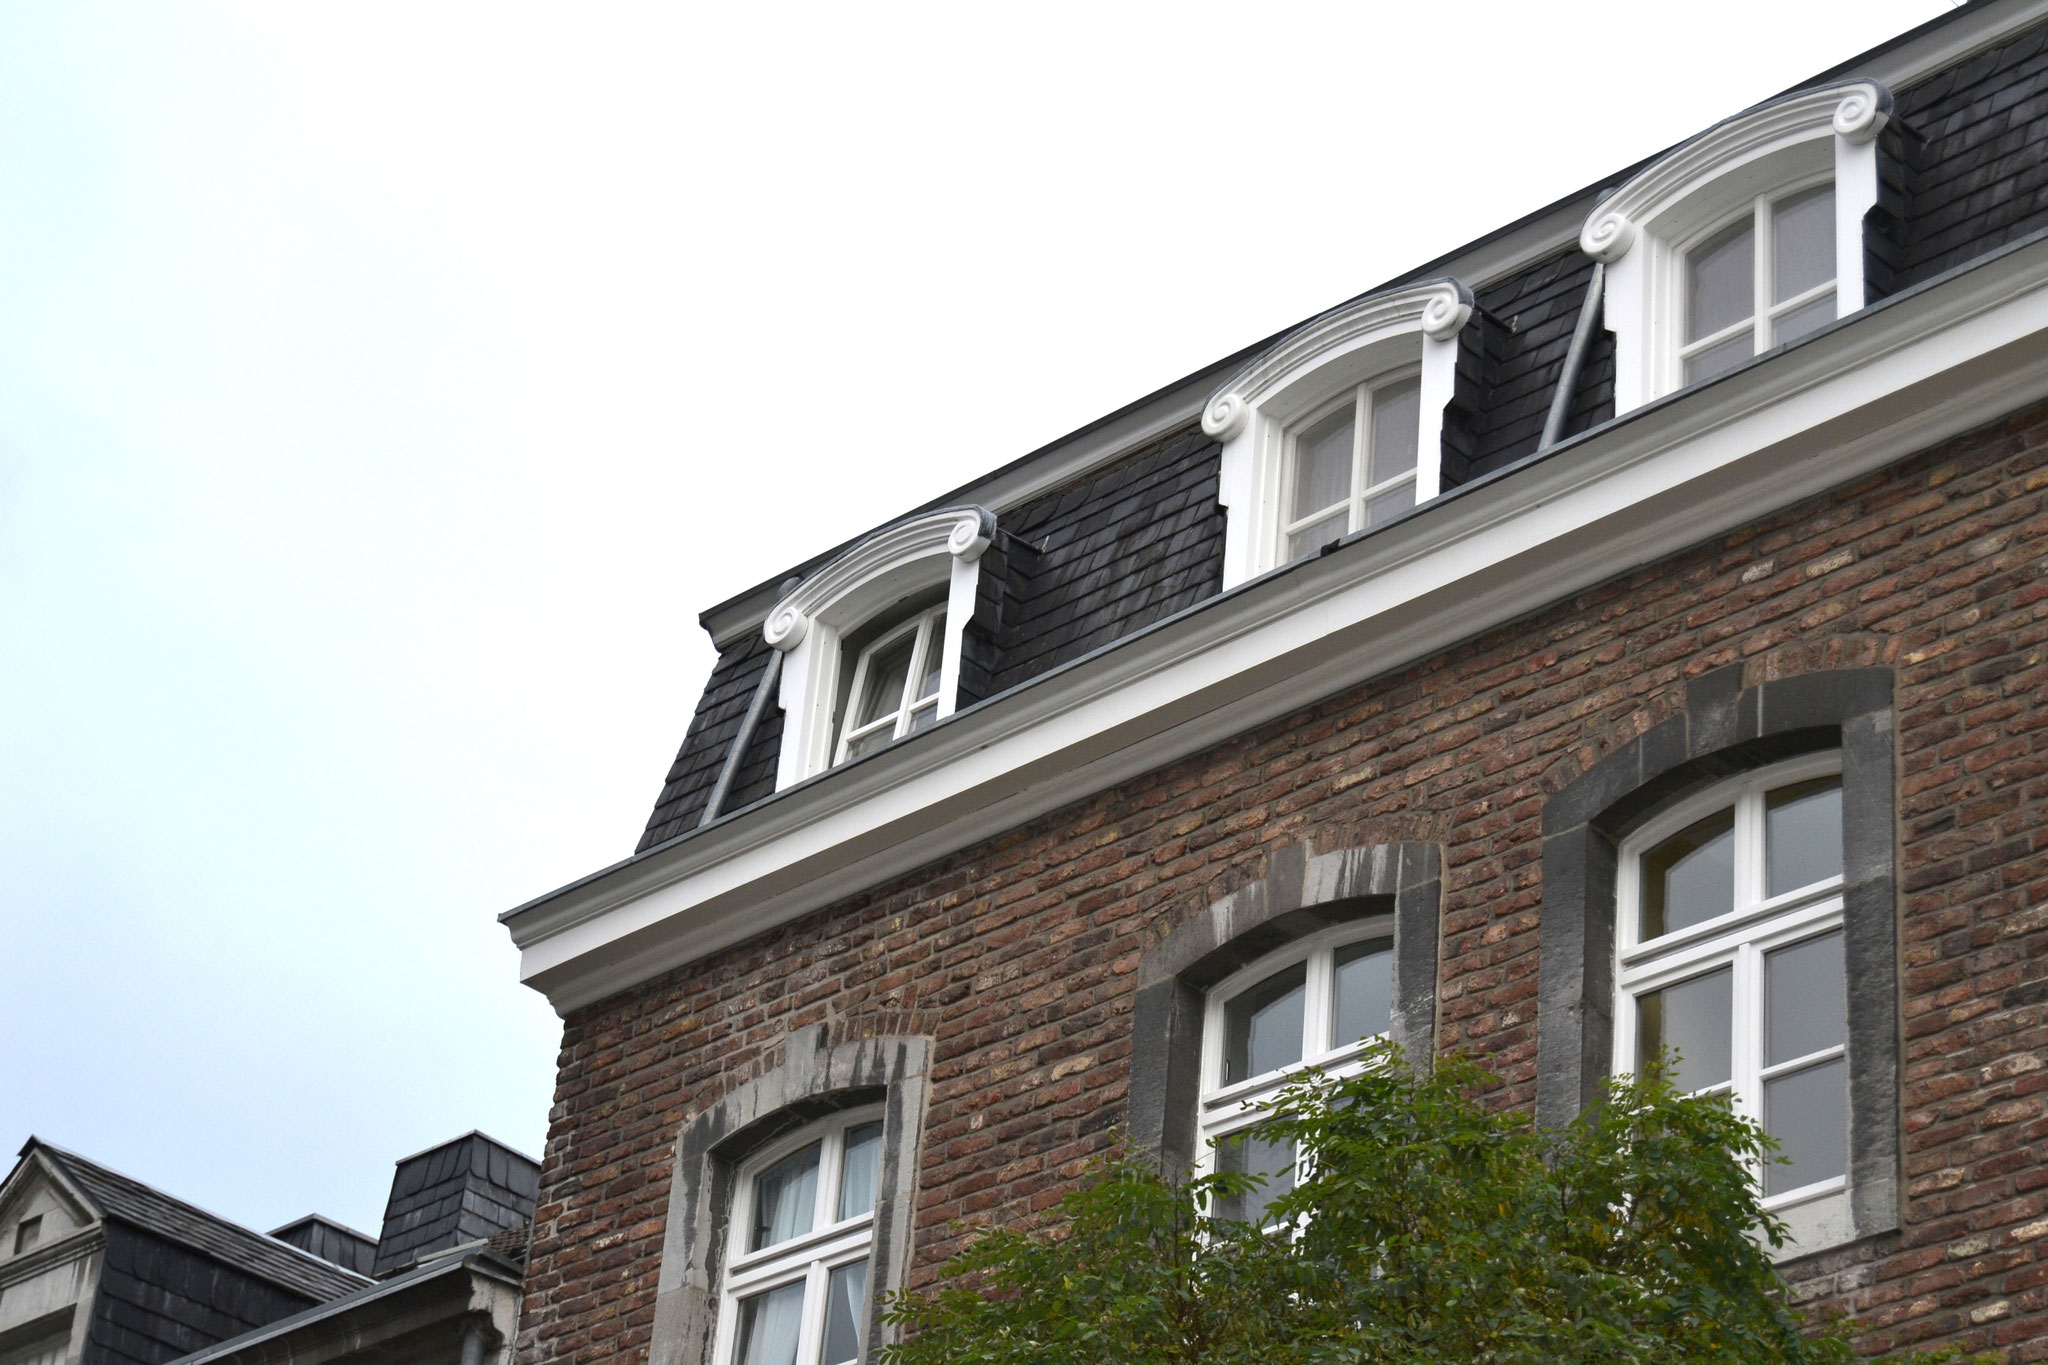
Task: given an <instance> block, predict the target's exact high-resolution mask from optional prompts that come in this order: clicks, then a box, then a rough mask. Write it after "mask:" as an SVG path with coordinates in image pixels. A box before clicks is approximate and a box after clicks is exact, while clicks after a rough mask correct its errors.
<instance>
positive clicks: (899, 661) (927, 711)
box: [832, 606, 946, 764]
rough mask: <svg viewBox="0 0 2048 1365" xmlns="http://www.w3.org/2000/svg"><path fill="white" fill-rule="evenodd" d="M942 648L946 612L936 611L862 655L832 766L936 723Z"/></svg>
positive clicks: (898, 629)
mask: <svg viewBox="0 0 2048 1365" xmlns="http://www.w3.org/2000/svg"><path fill="white" fill-rule="evenodd" d="M945 645H946V609H945V607H944V606H937V607H931V608H928V609H927V610H925V611H921V612H919V613H918V614H917V615H915V616H913V617H911V618H910V619H909V620H907V621H905V622H903V623H902V624H901V625H898V626H896V627H894V628H893V629H891V630H889V631H886V632H885V633H883V634H882V635H881V636H880V637H879V638H877V639H876V640H874V641H872V642H871V643H869V644H868V645H867V646H866V647H865V648H864V649H862V650H861V651H860V657H859V659H858V660H857V661H856V662H855V664H854V669H853V687H852V690H851V691H850V692H849V693H848V695H847V703H846V706H847V712H846V721H845V723H844V725H843V726H842V727H841V733H840V736H839V744H838V752H837V753H836V754H835V755H834V757H833V759H832V761H833V763H834V764H839V763H844V762H846V760H848V759H849V758H859V757H860V756H861V755H862V754H865V753H872V752H873V751H874V750H876V749H879V748H881V747H882V746H883V745H884V744H887V743H888V742H889V741H891V740H893V739H900V738H902V737H903V736H904V735H910V734H916V733H917V732H918V731H919V730H922V729H924V728H925V727H926V726H928V725H930V724H931V723H932V722H933V721H935V720H937V719H938V718H939V680H940V675H941V674H942V672H943V671H944V662H945Z"/></svg>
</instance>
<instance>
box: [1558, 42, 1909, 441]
mask: <svg viewBox="0 0 2048 1365" xmlns="http://www.w3.org/2000/svg"><path fill="white" fill-rule="evenodd" d="M1890 111H1891V96H1890V95H1889V94H1887V93H1886V92H1885V90H1884V88H1883V87H1882V86H1879V85H1876V84H1873V83H1871V82H1868V81H1858V82H1855V83H1853V84H1849V85H1841V86H1829V87H1827V88H1824V89H1820V90H1809V91H1804V92H1802V93H1800V94H1796V95H1788V96H1786V97H1785V98H1784V99H1781V100H1777V101H1774V102H1772V103H1770V104H1767V105H1764V106H1762V107H1760V108H1757V109H1752V110H1750V111H1749V112H1748V113H1746V114H1741V115H1738V116H1737V117H1735V118H1732V119H1730V120H1728V121H1727V122H1725V123H1722V124H1720V125H1718V126H1717V127H1714V128H1711V129H1709V130H1708V131H1707V132H1705V133H1702V134H1701V135H1700V136H1699V137H1697V138H1694V139H1693V140H1692V141H1691V142H1688V143H1686V144H1685V145H1684V146H1682V147H1680V148H1678V149H1677V150H1676V151H1674V152H1672V153H1670V154H1669V155H1668V156H1665V157H1663V158H1662V159H1660V160H1659V161H1657V162H1656V163H1654V164H1653V165H1651V166H1650V167H1649V168H1648V169H1647V170H1644V171H1642V172H1641V173H1639V174H1638V175H1636V176H1635V177H1634V178H1633V179H1631V180H1630V181H1629V182H1628V183H1627V184H1625V185H1623V186H1622V187H1621V188H1620V189H1618V190H1616V191H1615V192H1614V194H1613V195H1611V196H1610V197H1609V198H1608V199H1607V200H1605V201H1604V202H1603V203H1602V204H1601V205H1600V206H1599V207H1598V208H1596V209H1595V210H1594V211H1593V215H1592V217H1590V218H1589V219H1587V221H1586V226H1585V228H1584V230H1583V231H1582V232H1581V233H1580V234H1579V245H1580V246H1581V247H1582V248H1583V249H1584V250H1585V251H1586V253H1587V254H1588V255H1590V256H1592V257H1594V258H1595V259H1596V260H1599V261H1601V262H1603V263H1605V265H1606V267H1607V284H1606V294H1605V314H1606V318H1607V326H1608V329H1609V330H1610V331H1612V332H1613V333H1614V337H1615V357H1614V366H1615V370H1614V404H1615V411H1616V412H1617V413H1623V412H1628V411H1630V410H1631V409H1633V408H1637V407H1640V406H1642V405H1643V404H1644V403H1647V402H1649V401H1651V400H1652V399H1655V398H1659V397H1662V396H1663V395H1665V394H1667V393H1675V392H1676V391H1678V390H1679V389H1682V388H1687V387H1689V386H1691V385H1693V384H1700V383H1705V382H1706V381H1707V380H1710V379H1713V378H1716V377H1717V376H1719V375H1722V374H1726V373H1727V372H1728V371H1730V370H1733V369H1735V368H1736V367H1738V366H1740V365H1743V364H1745V363H1747V362H1748V361H1749V360H1751V359H1753V358H1754V357H1756V356H1758V355H1761V354H1763V353H1764V352H1766V351H1769V350H1771V349H1773V348H1775V347H1778V346H1783V345H1785V344H1787V343H1789V342H1792V341H1797V340H1798V339H1799V338H1800V337H1803V336H1805V335H1807V334H1808V333H1810V332H1814V331H1817V330H1819V329H1820V328H1822V327H1825V326H1826V325H1827V324H1829V323H1831V322H1833V321H1835V319H1837V318H1839V317H1847V316H1848V315H1849V314H1851V313H1853V312H1855V311H1856V310H1857V309H1859V308H1861V307H1863V305H1864V302H1865V298H1864V286H1863V216H1864V214H1866V213H1867V212H1869V210H1870V208H1871V207H1872V206H1873V205H1874V204H1875V203H1876V202H1877V142H1876V139H1877V135H1878V133H1879V132H1880V131H1881V130H1882V129H1883V127H1884V125H1885V123H1886V122H1887V120H1888V119H1889V118H1890Z"/></svg>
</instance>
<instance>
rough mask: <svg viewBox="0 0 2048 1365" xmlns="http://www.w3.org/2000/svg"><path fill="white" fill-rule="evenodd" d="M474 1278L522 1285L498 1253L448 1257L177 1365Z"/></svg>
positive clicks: (514, 1266)
mask: <svg viewBox="0 0 2048 1365" xmlns="http://www.w3.org/2000/svg"><path fill="white" fill-rule="evenodd" d="M471 1276H481V1277H485V1278H488V1279H495V1280H498V1281H500V1282H502V1283H504V1284H507V1285H510V1286H512V1287H513V1288H514V1289H515V1290H516V1289H517V1288H518V1286H519V1283H520V1276H521V1272H520V1268H519V1264H518V1263H517V1262H515V1261H511V1260H508V1259H507V1258H506V1257H504V1256H502V1255H500V1254H498V1253H497V1252H496V1251H495V1250H490V1249H479V1250H476V1251H473V1252H470V1253H469V1254H468V1255H464V1256H447V1257H443V1258H441V1259H438V1260H431V1261H428V1262H427V1263H426V1264H424V1265H420V1266H416V1267H414V1268H413V1269H411V1270H408V1271H406V1272H405V1273H404V1274H402V1275H394V1276H392V1277H391V1278H390V1279H388V1280H384V1281H381V1282H377V1283H372V1284H368V1285H365V1286H364V1287H363V1288H360V1289H357V1290H354V1291H353V1292H351V1293H348V1294H345V1295H343V1296H342V1297H340V1298H338V1299H333V1300H330V1301H329V1302H327V1303H323V1304H320V1305H319V1306H318V1307H315V1308H309V1309H307V1310H306V1311H305V1312H303V1313H294V1314H293V1315H292V1316H290V1317H288V1318H280V1319H278V1320H277V1321H276V1322H273V1323H271V1324H270V1325H268V1326H266V1327H259V1328H257V1329H256V1330H255V1331H253V1332H245V1333H243V1334H242V1335H241V1336H238V1337H231V1338H229V1339H228V1340H226V1341H223V1342H220V1343H219V1344H218V1345H214V1346H209V1347H207V1348H206V1349H205V1350H203V1351H195V1352H193V1353H192V1354H191V1355H188V1356H181V1357H179V1359H178V1363H177V1365H203V1362H206V1361H214V1360H226V1359H229V1358H231V1357H233V1356H236V1355H239V1354H241V1353H242V1352H244V1351H248V1350H250V1349H251V1348H254V1347H260V1346H263V1345H264V1344H265V1343H268V1342H273V1341H279V1340H281V1339H282V1338H284V1337H288V1336H291V1335H292V1334H294V1333H296V1332H302V1331H305V1330H306V1329H307V1328H316V1329H317V1327H318V1325H319V1324H321V1323H323V1322H326V1321H328V1320H329V1319H333V1318H339V1317H342V1316H344V1315H347V1314H356V1313H361V1312H362V1310H364V1309H365V1308H370V1307H373V1306H379V1307H381V1306H385V1303H386V1301H387V1300H391V1299H395V1298H398V1297H400V1296H404V1295H408V1294H412V1293H415V1292H417V1291H420V1290H423V1289H427V1290H430V1289H432V1288H433V1287H434V1285H435V1283H436V1282H438V1281H455V1280H463V1281H466V1280H467V1279H469V1278H470V1277H471ZM448 1287H449V1288H450V1289H451V1290H453V1289H455V1288H456V1287H457V1286H456V1285H455V1284H453V1283H451V1284H450V1285H449V1286H448ZM456 1302H457V1303H458V1304H459V1305H460V1306H462V1307H463V1308H467V1306H468V1296H467V1295H466V1294H465V1295H462V1296H461V1297H459V1298H458V1299H457V1300H456ZM266 1354H267V1353H266Z"/></svg>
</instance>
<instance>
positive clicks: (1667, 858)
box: [1639, 807, 1735, 942]
mask: <svg viewBox="0 0 2048 1365" xmlns="http://www.w3.org/2000/svg"><path fill="white" fill-rule="evenodd" d="M1734 908H1735V810H1734V808H1733V807H1730V808H1729V809H1727V810H1723V811H1716V812H1714V813H1713V814H1712V815H1709V816H1708V817H1707V818H1706V819H1704V820H1701V821H1700V822H1699V823H1697V824H1693V825H1688V826H1687V827H1686V828H1684V829H1682V830H1680V831H1678V833H1676V834H1674V835H1672V836H1671V837H1670V838H1669V839H1666V840H1665V841H1664V842H1663V843H1661V844H1659V845H1657V846H1656V847H1655V848H1653V849H1651V850H1650V851H1649V852H1648V853H1645V854H1644V855H1643V911H1642V927H1641V929H1640V931H1639V937H1640V938H1641V939H1642V940H1643V941H1644V942H1648V941H1649V940H1651V939H1653V938H1657V937H1659V936H1660V935H1663V934H1668V933H1671V932H1673V931H1674V930H1678V929H1683V928H1685V927H1686V926H1687V925H1690V924H1699V923H1701V922H1702V921H1704V920H1710V919H1712V918H1713V917H1714V916H1716V915H1725V914H1727V913H1728V912H1729V911H1730V910H1733V909H1734Z"/></svg>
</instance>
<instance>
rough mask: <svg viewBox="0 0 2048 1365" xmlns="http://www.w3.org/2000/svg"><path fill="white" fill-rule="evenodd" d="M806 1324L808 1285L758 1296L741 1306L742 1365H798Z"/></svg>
mask: <svg viewBox="0 0 2048 1365" xmlns="http://www.w3.org/2000/svg"><path fill="white" fill-rule="evenodd" d="M803 1322H804V1282H803V1281H802V1280H798V1281H797V1282H796V1283H795V1284H786V1285H783V1286H781V1287H780V1288H778V1289H771V1290H769V1291H768V1292H767V1293H765V1294H756V1295H755V1296H754V1297H753V1298H751V1299H748V1300H747V1301H746V1302H745V1303H744V1304H742V1305H740V1349H739V1365H796V1339H797V1334H798V1333H799V1332H800V1331H802V1329H803Z"/></svg>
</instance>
